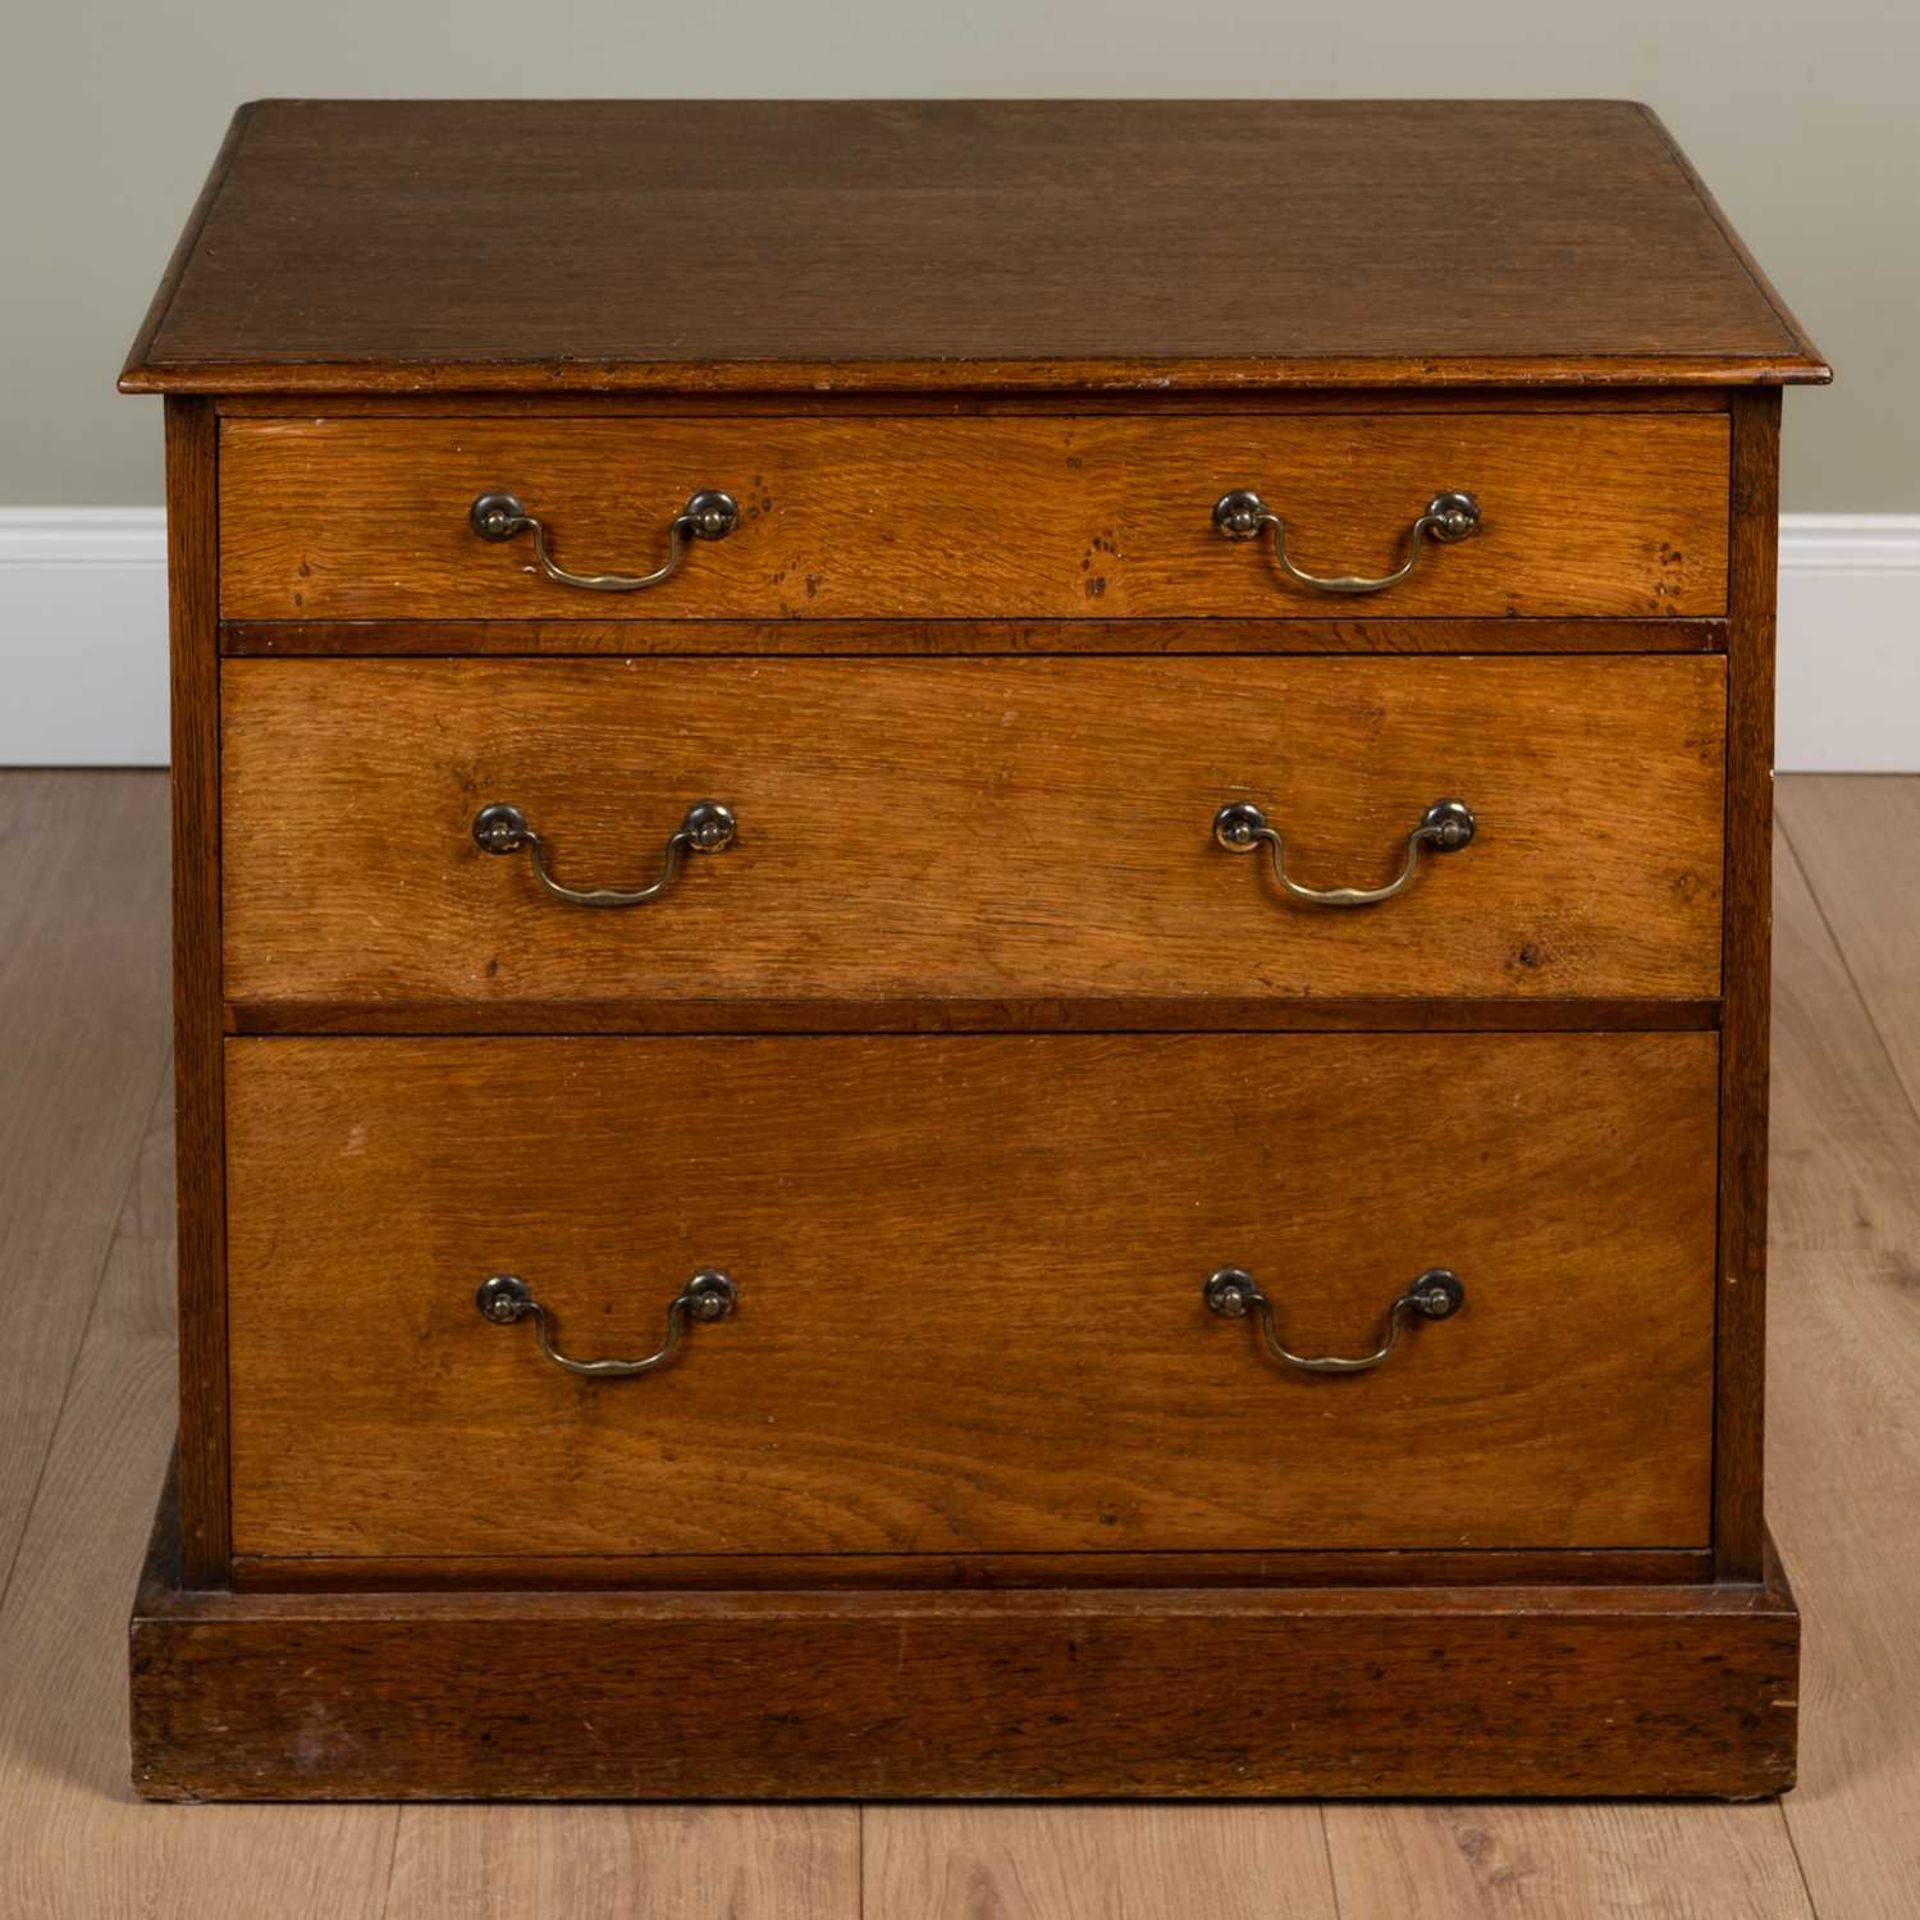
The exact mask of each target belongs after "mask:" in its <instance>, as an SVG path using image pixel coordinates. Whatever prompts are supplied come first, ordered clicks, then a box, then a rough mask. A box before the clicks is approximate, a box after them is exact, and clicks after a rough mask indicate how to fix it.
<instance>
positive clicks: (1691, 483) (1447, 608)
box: [220, 413, 1727, 645]
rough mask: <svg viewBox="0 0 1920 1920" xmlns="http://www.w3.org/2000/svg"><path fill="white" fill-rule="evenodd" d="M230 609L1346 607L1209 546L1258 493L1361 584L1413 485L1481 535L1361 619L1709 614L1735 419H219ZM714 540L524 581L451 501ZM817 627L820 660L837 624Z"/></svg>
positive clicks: (620, 555) (1324, 612)
mask: <svg viewBox="0 0 1920 1920" xmlns="http://www.w3.org/2000/svg"><path fill="white" fill-rule="evenodd" d="M220 471H221V499H220V506H221V535H220V539H221V552H220V609H221V613H222V615H223V617H224V618H226V619H228V620H293V619H331V620H358V619H394V618H411V619H475V618H504V619H536V620H567V619H579V620H591V621H596V622H601V623H605V622H607V621H610V620H615V619H627V620H635V621H647V620H656V619H674V618H681V619H684V618H693V619H717V620H806V621H808V622H814V621H823V622H831V621H837V620H845V619H854V620H871V619H886V618H903V617H904V618H932V619H1003V620H1004V619H1023V618H1026V619H1032V618H1048V619H1061V620H1066V619H1078V618H1088V619H1091V618H1099V619H1105V620H1113V619H1126V618H1149V619H1151V618H1169V617H1171V618H1180V619H1187V618H1195V617H1234V618H1240V619H1259V618H1261V617H1263V616H1264V617H1272V616H1277V615H1291V616H1293V617H1296V618H1316V617H1317V618H1323V619H1329V620H1332V619H1349V618H1351V617H1352V616H1353V615H1354V613H1355V606H1354V602H1353V599H1352V598H1351V596H1347V595H1343V594H1328V593H1323V592H1316V591H1313V590H1311V589H1308V588H1305V587H1302V586H1300V585H1298V584H1296V583H1294V582H1292V581H1290V580H1288V579H1287V577H1286V576H1285V574H1284V573H1283V572H1281V570H1280V569H1279V567H1278V566H1277V565H1276V564H1275V561H1274V559H1273V556H1272V554H1271V552H1270V546H1271V541H1270V539H1269V538H1266V537H1263V538H1261V539H1258V540H1246V541H1230V540H1226V539H1223V538H1222V537H1221V535H1220V534H1219V532H1218V531H1216V529H1215V528H1214V525H1213V522H1212V513H1213V507H1214V503H1215V502H1216V501H1217V500H1218V499H1219V498H1220V497H1221V496H1222V495H1223V494H1225V493H1227V492H1229V491H1230V490H1232V489H1234V488H1244V487H1251V488H1254V489H1256V490H1257V491H1258V492H1259V493H1260V494H1261V496H1262V498H1263V499H1265V501H1266V502H1267V504H1268V506H1270V507H1271V508H1272V509H1273V510H1274V511H1275V512H1276V513H1279V514H1281V515H1282V516H1284V518H1285V519H1286V521H1287V523H1288V541H1287V547H1288V552H1289V554H1290V556H1291V557H1292V559H1293V560H1294V562H1295V564H1296V565H1298V566H1300V567H1303V568H1305V569H1306V570H1307V571H1309V572H1312V573H1317V574H1332V575H1343V574H1354V573H1359V574H1384V573H1386V572H1388V571H1390V570H1391V569H1392V568H1393V567H1395V566H1397V565H1398V564H1399V562H1400V560H1401V559H1402V558H1403V557H1404V555H1405V552H1406V546H1407V539H1408V535H1409V530H1410V529H1411V527H1412V526H1413V523H1414V521H1415V520H1416V519H1418V518H1419V516H1420V515H1421V514H1422V513H1424V512H1425V511H1426V508H1427V505H1428V503H1429V502H1430V501H1431V500H1432V499H1433V498H1434V496H1435V495H1437V494H1440V493H1443V492H1447V491H1450V490H1456V491H1457V490H1465V491H1467V492H1470V493H1472V494H1473V495H1474V496H1475V497H1476V499H1477V500H1478V501H1479V504H1480V507H1481V510H1482V515H1483V518H1482V521H1481V525H1480V531H1479V532H1478V533H1476V534H1475V535H1473V536H1472V537H1471V538H1469V539H1466V540H1462V541H1458V542H1455V543H1452V544H1450V545H1443V544H1439V543H1435V542H1433V541H1427V542H1425V543H1424V545H1425V547H1426V551H1425V552H1424V553H1423V555H1422V557H1421V559H1420V562H1419V564H1418V566H1417V567H1416V569H1415V570H1414V572H1413V573H1412V575H1411V576H1410V577H1409V578H1407V579H1406V580H1404V581H1403V582H1401V583H1400V584H1399V585H1398V586H1395V587H1393V588H1391V589H1389V590H1388V591H1387V592H1385V593H1384V594H1382V595H1381V596H1380V598H1379V599H1378V601H1377V602H1376V603H1375V604H1374V605H1373V606H1371V607H1369V608H1367V609H1366V611H1367V612H1369V613H1387V612H1391V613H1392V615H1394V616H1395V617H1403V616H1404V617H1412V618H1417V617H1421V616H1447V615H1451V616H1462V615H1480V616H1489V615H1492V616H1504V615H1521V616H1526V615H1532V616H1541V615H1566V614H1588V615H1612V616H1618V617H1627V618H1632V617H1640V618H1646V617H1650V616H1663V617H1664V616H1671V615H1710V614H1718V613H1720V612H1722V611H1723V610H1724V608H1725V606H1726V590H1727V589H1726V525H1727V426H1726V420H1725V418H1724V416H1717V415H1711V414H1705V415H1701V414H1601V413H1569V414H1524V415H1523V414H1487V415H1475V414H1380V415H1365V414H1348V415H1339V414H1309V415H1300V416H1296V417H1284V416H1272V415H1261V416H1250V415H1240V414H1228V413H1223V414H1217V415H1199V416H1182V417H1179V418H1175V419H1163V418H1158V417H1154V416H1147V417H1137V416H1128V417H1108V416H1077V415H1073V414H1060V415H1054V416H1032V417H1029V416H995V417H989V418H965V419H928V418H906V419H886V418H875V417H870V416H860V417H855V418H851V419H848V418H840V417H836V416H832V415H820V416H813V417H800V418H776V419H767V418H762V417H759V416H747V417H743V418H741V419H737V420H719V419H716V420H677V419H660V420H628V419H611V420H597V419H569V420H559V421H552V422H548V421H542V420H539V419H531V420H525V421H518V420H501V419H487V418H476V419H457V418H455V419H398V420H392V419H374V418H366V417H348V418H339V419H333V418H326V417H321V418H314V417H312V416H311V415H303V416H301V417H299V418H289V419H284V420H262V419H238V420H235V419H230V420H226V421H224V422H222V424H221V430H220ZM712 488H719V489H721V490H723V491H725V492H727V493H730V494H732V495H733V496H734V497H735V498H736V499H737V500H738V502H739V505H740V521H739V524H738V525H737V526H736V527H735V529H734V531H733V532H732V533H731V534H729V535H728V536H727V538H725V539H724V540H720V541H711V542H700V541H695V542H693V543H691V548H690V551H689V553H688V554H687V556H686V558H685V559H684V560H683V561H682V563H681V565H680V568H679V571H678V572H677V573H676V574H675V575H674V576H673V578H671V579H670V580H667V581H664V582H662V583H661V584H660V585H658V586H655V587H651V588H648V589H646V590H645V591H643V592H638V593H632V594H607V593H593V592H587V591H583V590H582V589H579V588H576V587H569V586H565V585H562V584H559V583H557V582H555V581H552V580H549V579H547V578H546V577H545V576H544V575H542V574H540V573H539V572H537V571H535V570H532V559H531V553H530V546H531V541H530V537H529V536H526V535H522V536H520V537H519V538H518V539H515V540H512V541H508V542H503V543H492V542H488V541H485V540H482V539H480V538H479V536H478V535H477V534H475V533H474V531H473V530H472V528H471V526H470V525H469V524H468V510H469V508H470V507H471V506H472V504H473V502H474V500H475V499H476V498H477V497H478V496H480V495H482V494H489V493H511V494H513V495H514V496H515V497H516V498H518V499H519V500H520V501H521V502H522V504H523V505H524V507H525V509H526V511H527V512H528V513H530V514H533V515H535V516H537V517H538V518H539V519H540V520H541V521H542V522H543V523H544V524H545V526H546V528H547V536H548V539H549V540H550V542H551V543H552V551H553V555H554V558H555V561H556V563H557V564H558V565H560V566H562V567H566V568H569V569H571V570H572V571H574V572H577V573H589V574H597V573H616V574H636V573H646V572H649V571H651V570H652V569H653V568H655V567H657V566H659V565H660V564H661V562H662V561H663V560H664V559H665V557H666V546H667V528H668V523H669V522H670V521H671V520H672V519H673V517H674V516H675V515H676V514H677V513H679V512H680V510H681V508H682V505H683V504H684V502H685V501H686V500H687V499H688V497H689V496H690V495H691V494H692V493H694V492H695V491H696V490H699V489H712ZM820 638H821V640H822V641H823V642H824V643H826V644H828V645H831V629H830V628H829V629H825V630H823V632H822V634H821V636H820Z"/></svg>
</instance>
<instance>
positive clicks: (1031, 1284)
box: [228, 1033, 1717, 1556]
mask: <svg viewBox="0 0 1920 1920" xmlns="http://www.w3.org/2000/svg"><path fill="white" fill-rule="evenodd" d="M1716 1050H1717V1043H1716V1041H1715V1038H1714V1036H1712V1035H1711V1034H1701V1033H1687V1034H1598V1035H1595V1034H1553V1035H1451V1036H1431V1035H1427V1036H1400V1035H1393V1036H1380V1035H1261V1036H1247V1035H1233V1036H1221V1035H1215V1036H1209V1035H1185V1036H1151V1037H1148V1036H1128V1037H1119V1036H1111V1035H1100V1036H1093V1035H1072V1036H1052V1037H1033V1036H1027V1037H1018V1036H962V1037H945V1038H932V1037H911V1036H900V1037H879V1038H876V1037H843V1038H777V1039H776V1038H750V1039H740V1038H734V1039H687V1038H675V1039H661V1038H630V1039H604V1038H603V1039H501V1040H488V1041H475V1040H448V1039H439V1040H426V1039H421V1040H406V1039H388V1040H349V1039H332V1040H328V1039H312V1040H265V1039H261V1040H236V1041H231V1042H229V1043H228V1062H229V1068H228V1071H229V1080H228V1135H229V1163H228V1194H229V1201H230V1206H231V1212H232V1222H231V1231H230V1247H231V1256H230V1257H231V1275H230V1281H229V1289H230V1301H231V1308H230V1311H231V1329H232V1392H233V1490H234V1544H235V1549H236V1551H238V1552H240V1553H243V1554H273V1555H301V1554H316V1555H317V1554H346V1555H354V1556H366V1555H378V1554H382V1553H406V1554H415V1555H432V1554H451V1555H459V1554H485V1555H492V1556H500V1555H519V1554H524V1555H527V1556H539V1555H543V1554H581V1553H620V1554H687V1553H737V1552H753V1551H764V1552H779V1553H881V1552H884V1553H901V1552H935V1551H938V1552H955V1551H978V1552H1019V1551H1052V1552H1069V1551H1097V1550H1101V1549H1115V1550H1119V1549H1127V1548H1135V1549H1138V1548H1158V1549H1176V1548H1179V1549H1210V1548H1211V1549H1240V1548H1245V1549H1255V1548H1263V1549H1272V1548H1286V1547H1311V1548H1339V1547H1360V1548H1365V1547H1434V1548H1438V1547H1450V1548H1474V1547H1681V1546H1697V1545H1699V1544H1701V1543H1702V1542H1704V1541H1705V1539H1706V1537H1707V1520H1708V1514H1707V1508H1708V1496H1707V1485H1708V1460H1709V1441H1710V1400H1711V1386H1712V1328H1713V1224H1714V1198H1713V1195H1714V1179H1713V1176H1714V1113H1715V1058H1716ZM1224 1265H1239V1266H1243V1267H1246V1268H1248V1269H1250V1270H1251V1271H1252V1272H1253V1273H1254V1274H1255V1276H1256V1277H1257V1278H1258V1279H1259V1280H1260V1281H1261V1282H1262V1283H1263V1284H1264V1285H1265V1287H1266V1288H1267V1290H1268V1291H1269V1293H1270V1294H1271V1296H1272V1297H1273V1298H1274V1300H1275V1301H1276V1302H1277V1303H1278V1313H1279V1323H1280V1326H1281V1330H1282V1332H1283V1333H1284V1335H1285V1336H1286V1337H1287V1338H1288V1339H1289V1340H1290V1341H1291V1342H1292V1343H1293V1344H1294V1345H1295V1347H1296V1349H1297V1350H1300V1351H1303V1352H1306V1353H1309V1354H1317V1353H1349V1354H1352V1353H1358V1352H1363V1351H1365V1350H1366V1349H1367V1348H1368V1347H1369V1346H1370V1345H1372V1344H1373V1342H1374V1341H1375V1339H1376V1337H1377V1335H1378V1331H1379V1327H1380V1323H1381V1318H1382V1315H1383V1313H1384V1311H1385V1309H1386V1308H1387V1306H1388V1304H1389V1303H1390V1302H1391V1301H1392V1300H1393V1299H1394V1297H1395V1296H1396V1295H1397V1294H1398V1293H1399V1292H1400V1290H1401V1289H1402V1288H1403V1287H1404V1286H1405V1285H1406V1283H1407V1282H1408V1281H1410V1280H1411V1279H1412V1278H1413V1277H1414V1276H1416V1275H1418V1274H1420V1273H1421V1272H1422V1271H1423V1270H1425V1269H1428V1268H1432V1267H1436V1266H1444V1267H1449V1268H1452V1269H1453V1270H1455V1271H1456V1272H1457V1273H1458V1274H1459V1276H1460V1278H1461V1281H1462V1283H1463V1284H1464V1287H1465V1290H1466V1305H1465V1307H1464V1309H1463V1310H1462V1311H1461V1312H1460V1313H1459V1314H1458V1315H1457V1316H1456V1317H1455V1318H1453V1319H1450V1320H1444V1321H1436V1322H1428V1323H1422V1324H1419V1325H1417V1326H1415V1327H1413V1328H1412V1329H1411V1330H1409V1332H1408V1333H1407V1334H1406V1336H1405V1338H1404V1340H1403V1342H1402V1344H1401V1347H1400V1348H1399V1350H1398V1351H1396V1352H1395V1353H1394V1354H1393V1355H1392V1357H1391V1358H1390V1359H1389V1360H1388V1361H1387V1362H1386V1363H1385V1364H1383V1365H1382V1366H1380V1367H1379V1368H1377V1369H1376V1370H1375V1371H1373V1372H1370V1373H1367V1374H1363V1375H1354V1376H1350V1377H1345V1378H1338V1377H1329V1376H1308V1375H1303V1374H1299V1373H1295V1372H1291V1371H1289V1370H1287V1369H1285V1368H1283V1367H1281V1366H1278V1365H1277V1364H1275V1363H1274V1362H1273V1361H1272V1360H1270V1359H1269V1358H1268V1357H1266V1355H1265V1354H1264V1353H1263V1352H1262V1351H1261V1349H1260V1347H1259V1346H1258V1344H1257V1342H1256V1339H1255V1335H1254V1332H1253V1329H1252V1327H1251V1325H1250V1323H1249V1322H1247V1321H1245V1320H1239V1321H1234V1320H1226V1319H1219V1318H1216V1317H1214V1316H1213V1315H1211V1314H1209V1312H1208V1311H1207V1310H1206V1308H1205V1306H1204V1304H1203V1301H1202V1288H1203V1283H1204V1282H1205V1280H1206V1278H1207V1276H1208V1274H1209V1273H1211V1272H1212V1271H1213V1270H1214V1269H1216V1268H1219V1267H1221V1266H1224ZM708 1267H717V1268H723V1269H725V1270H726V1272H727V1273H729V1274H730V1275H731V1276H732V1278H733V1279H734V1281H735V1283H736V1284H737V1287H738V1295H739V1306H738V1310H737V1312H736V1313H735V1314H734V1315H733V1317H731V1318H730V1319H726V1320H722V1321H718V1322H715V1323H713V1324H710V1325H699V1326H696V1327H694V1328H693V1329H692V1330H691V1331H690V1332H689V1334H688V1335H687V1338H686V1341H685V1343H684V1345H683V1346H682V1348H681V1350H680V1352H679V1354H678V1355H677V1357H676V1358H675V1359H674V1360H673V1361H672V1362H671V1363H670V1364H669V1365H668V1366H666V1367H664V1368H662V1369H661V1370H659V1371H657V1372H655V1373H652V1374H649V1375H646V1376H644V1377H641V1378H635V1379H615V1380H587V1379H579V1378H575V1377H573V1376H571V1375H569V1374H566V1373H564V1372H562V1371H561V1370H560V1369H559V1368H557V1367H556V1366H554V1365H553V1364H552V1363H551V1362H550V1361H548V1360H546V1359H545V1358H543V1357H542V1355H541V1353H540V1352H539V1350H538V1347H537V1344H536V1340H535V1334H534V1329H533V1327H532V1326H531V1325H530V1324H527V1323H525V1322H522V1323H520V1324H517V1325H495V1324H492V1323H491V1322H489V1321H487V1320H486V1319H484V1318H483V1317H482V1316H481V1315H480V1314H479V1312H478V1311H477V1310H476V1307H475V1303H474V1290H475V1287H476V1286H477V1284H478V1283H479V1282H481V1281H482V1280H484V1279H486V1278H487V1277H488V1276H490V1275H492V1274H496V1273H502V1272H510V1273H513V1274H517V1275H519V1276H520V1277H521V1278H522V1279H524V1280H525V1281H526V1282H527V1283H528V1284H529V1285H530V1286H531V1287H532V1288H534V1289H535V1290H536V1292H537V1293H538V1295H539V1297H540V1298H541V1299H542V1300H543V1301H544V1302H545V1303H546V1305H547V1306H548V1307H549V1308H550V1309H551V1312H552V1314H553V1316H554V1332H555V1338H556V1339H557V1341H558V1343H559V1345H560V1346H561V1348H562V1349H563V1350H565V1351H571V1352H573V1353H575V1354H576V1355H582V1356H587V1357H596V1356H604V1355H622V1354H635V1353H645V1352H648V1351H651V1350H652V1349H653V1348H654V1347H655V1346H657V1345H658V1344H659V1340H660V1336H661V1332H662V1327H663V1323H664V1310H665V1307H666V1305H667V1302H668V1301H669V1300H670V1299H671V1298H672V1297H673V1296H674V1294H675V1293H676V1292H677V1291H678V1289H679V1288H680V1287H681V1286H682V1284H683V1283H684V1282H685V1281H686V1280H687V1278H688V1277H689V1276H690V1275H691V1274H693V1273H694V1272H695V1271H696V1270H697V1269H701V1268H708Z"/></svg>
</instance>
